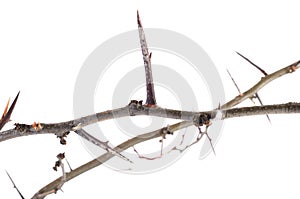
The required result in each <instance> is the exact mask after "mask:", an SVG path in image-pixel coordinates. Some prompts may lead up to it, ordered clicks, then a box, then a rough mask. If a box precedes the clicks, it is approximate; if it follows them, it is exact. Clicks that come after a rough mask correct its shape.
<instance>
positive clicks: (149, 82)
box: [137, 11, 156, 106]
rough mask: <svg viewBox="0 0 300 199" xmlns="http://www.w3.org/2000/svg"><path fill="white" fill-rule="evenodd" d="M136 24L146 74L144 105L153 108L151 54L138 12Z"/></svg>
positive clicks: (154, 101) (154, 100)
mask: <svg viewBox="0 0 300 199" xmlns="http://www.w3.org/2000/svg"><path fill="white" fill-rule="evenodd" d="M137 24H138V29H139V36H140V43H141V49H142V53H143V60H144V66H145V74H146V91H147V99H146V104H147V105H148V106H155V105H156V99H155V92H154V84H153V78H152V69H151V56H152V53H149V51H148V46H147V41H146V36H145V33H144V29H143V26H142V22H141V19H140V15H139V11H137Z"/></svg>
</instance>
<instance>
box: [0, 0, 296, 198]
mask: <svg viewBox="0 0 300 199" xmlns="http://www.w3.org/2000/svg"><path fill="white" fill-rule="evenodd" d="M137 9H139V11H140V14H141V17H142V20H143V21H142V22H143V25H144V27H148V28H164V29H170V30H173V31H176V32H179V33H182V34H184V35H186V36H187V37H189V38H191V39H192V40H194V41H196V42H197V43H198V44H199V45H201V46H202V47H203V48H204V50H205V51H206V52H207V53H208V54H209V56H210V57H211V58H212V60H213V61H214V63H215V64H216V66H217V67H218V69H219V71H220V74H221V76H222V78H223V81H224V86H225V91H226V97H227V99H228V100H229V99H231V98H232V97H234V96H235V95H237V91H236V89H235V87H234V86H233V84H232V82H231V80H230V79H229V77H228V75H227V74H226V68H229V69H230V71H231V73H232V75H233V76H234V77H235V79H236V81H237V82H238V84H239V86H240V88H241V89H242V90H246V89H248V88H249V87H250V86H251V85H252V84H253V83H255V82H257V81H258V80H259V78H260V77H261V74H260V73H259V72H258V71H256V70H255V69H254V68H253V67H251V66H250V65H249V64H247V63H246V62H245V61H243V60H242V59H241V58H239V57H238V56H237V55H236V54H235V51H240V52H241V53H243V54H244V55H246V56H248V57H249V58H251V59H252V60H253V61H254V62H255V63H256V64H258V65H260V66H261V67H263V68H264V69H265V70H266V71H267V72H270V73H271V72H273V71H275V70H277V69H279V68H282V67H284V66H287V65H289V64H291V63H293V62H295V61H297V60H298V59H299V58H300V57H299V52H300V46H299V42H300V39H299V35H300V30H299V27H298V26H299V19H300V17H299V7H298V5H297V1H294V2H293V1H281V2H279V1H270V2H267V1H247V2H245V1H210V2H209V3H207V2H203V1H185V2H184V3H183V2H182V1H180V2H179V1H109V3H108V2H100V1H98V2H97V1H85V2H84V3H83V2H81V3H80V2H77V1H51V2H48V3H42V2H41V1H9V3H4V2H3V1H2V2H1V3H0V69H1V70H0V71H1V78H0V90H1V95H0V107H3V109H4V106H5V104H6V102H7V99H8V98H9V97H11V98H13V97H14V96H15V95H16V94H17V92H18V91H19V90H20V91H21V94H20V97H19V101H18V103H17V105H16V108H15V111H14V113H13V115H12V120H13V121H12V122H11V124H10V125H8V126H6V128H5V129H7V128H12V127H13V125H12V124H13V123H14V122H20V123H32V122H33V121H40V122H49V123H50V122H60V121H65V120H69V119H72V118H73V89H74V83H75V80H76V77H77V74H78V72H79V70H80V67H81V65H82V63H83V62H84V61H85V59H86V57H87V56H88V55H89V54H90V53H91V52H92V51H93V50H94V49H95V48H96V47H97V46H98V45H100V44H101V43H102V42H104V41H105V40H107V39H109V38H111V37H112V36H114V35H116V34H119V33H122V32H124V31H128V30H132V29H135V28H136V10H137ZM137 39H138V38H137ZM104 56H105V55H104ZM141 61H142V59H141ZM299 78H300V73H298V72H297V73H294V74H291V75H287V76H285V77H283V78H281V79H279V80H276V81H275V82H273V83H271V84H270V85H268V86H267V87H265V88H264V89H263V90H262V91H261V92H260V96H261V98H262V100H263V101H264V103H265V104H274V103H283V102H290V101H298V102H299V100H300V94H299V92H298V85H299ZM159 97H163V96H159ZM242 105H245V106H247V105H252V102H250V101H249V102H248V101H247V102H245V103H243V104H242ZM101 110H105V108H101V109H99V110H98V111H101ZM270 117H271V120H272V125H270V124H269V123H268V121H267V119H266V117H265V116H257V117H247V118H238V119H231V120H228V121H226V124H225V127H224V129H223V132H222V136H221V139H220V140H219V142H218V144H217V146H216V151H217V156H214V155H213V154H210V155H209V156H208V157H207V158H206V159H204V160H199V159H198V157H199V151H200V149H201V144H198V145H196V146H194V147H193V148H191V149H190V150H189V151H188V152H187V153H186V154H185V156H184V157H183V158H181V159H180V160H179V161H177V162H176V163H175V164H173V165H171V166H170V167H168V168H167V169H164V170H162V171H159V172H156V173H151V174H147V175H127V174H122V173H119V172H116V171H113V170H110V169H108V168H106V167H98V168H96V169H93V170H91V171H89V172H87V173H85V174H83V175H81V176H79V177H77V178H76V179H74V180H72V181H70V182H68V183H67V184H65V185H64V187H63V190H64V193H62V192H58V194H57V195H51V196H49V197H48V198H116V197H130V198H157V197H160V198H163V197H169V198H185V197H188V198H200V197H203V198H221V197H223V198H229V197H230V198H232V199H233V198H241V197H242V198H254V197H255V198H283V197H285V198H299V195H300V193H299V179H300V171H299V168H300V161H299V151H300V144H299V142H300V135H299V130H298V129H299V125H298V124H297V122H298V121H299V119H300V117H299V115H280V116H270ZM67 141H68V145H67V146H61V145H59V142H58V140H57V139H56V138H55V136H53V135H39V136H30V137H22V138H17V139H13V140H8V141H5V142H1V143H0V157H1V161H0V198H18V197H19V196H18V195H17V192H16V191H15V190H14V189H13V188H12V185H11V182H10V181H9V179H8V178H7V176H6V174H5V169H6V170H8V171H9V172H10V174H11V176H12V177H13V178H14V180H15V182H16V183H17V185H18V186H19V188H20V190H21V191H22V193H23V195H25V197H26V198H30V197H31V196H32V195H33V194H34V193H35V192H36V191H37V190H38V189H40V188H41V187H42V186H44V185H46V184H47V183H49V182H50V181H52V180H53V179H55V178H56V177H58V176H59V175H60V173H55V172H54V171H53V170H52V166H53V164H54V162H55V161H56V159H55V156H56V154H58V153H59V152H62V151H65V152H66V154H67V155H68V156H67V157H68V160H69V161H70V162H71V164H72V166H73V167H74V168H75V167H77V166H79V165H81V164H83V163H85V162H87V161H88V160H91V158H92V157H91V156H90V155H89V154H88V152H86V150H85V148H84V147H83V146H82V144H81V141H80V140H79V139H78V138H77V136H75V135H71V136H69V137H68V139H67Z"/></svg>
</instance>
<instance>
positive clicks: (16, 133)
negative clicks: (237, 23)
mask: <svg viewBox="0 0 300 199" xmlns="http://www.w3.org/2000/svg"><path fill="white" fill-rule="evenodd" d="M137 22H138V30H139V37H140V43H141V49H142V53H143V60H144V66H145V74H146V89H147V99H146V103H145V104H143V103H142V101H136V100H132V101H131V102H130V103H129V104H128V105H126V106H124V107H122V108H118V109H115V110H107V111H104V112H99V113H96V114H92V115H89V116H85V117H82V118H78V119H75V120H70V121H66V122H61V123H52V124H47V123H33V124H31V125H28V124H20V123H16V124H15V128H13V129H10V130H6V131H3V132H1V133H0V142H1V141H5V140H8V139H12V138H16V137H21V136H27V135H37V134H55V135H56V136H57V137H59V138H60V141H61V143H62V144H66V140H65V138H66V137H67V135H68V134H69V132H75V133H77V134H78V135H79V136H81V137H83V138H85V139H87V140H89V141H90V142H92V143H94V144H96V145H98V146H100V147H101V148H104V149H105V150H107V152H106V153H104V154H103V155H101V156H100V157H98V158H96V159H94V160H92V161H90V162H88V163H86V164H83V165H82V166H80V167H78V168H76V169H74V170H71V171H70V172H65V170H64V165H63V163H62V159H63V158H64V156H61V155H60V156H58V159H59V160H58V161H57V163H56V166H55V167H54V168H55V169H56V168H57V167H58V166H60V167H61V168H62V173H63V175H62V176H61V177H60V178H58V179H56V180H54V181H53V182H51V183H49V184H48V185H46V186H45V187H44V188H42V189H40V190H39V191H38V192H37V193H36V194H35V195H34V196H33V198H34V199H41V198H44V197H46V196H47V195H49V194H51V193H56V192H57V190H60V189H61V187H62V186H63V184H64V183H65V182H67V181H69V180H71V179H73V178H75V177H76V176H78V175H80V174H82V173H84V172H86V171H88V170H90V169H92V168H95V167H97V166H99V165H101V164H103V163H104V162H105V161H107V160H109V159H110V158H112V157H114V156H118V157H120V158H123V159H125V160H127V161H130V160H128V159H127V158H126V157H125V156H123V155H122V154H121V152H122V151H124V150H126V149H128V148H129V147H133V146H134V145H136V144H139V143H141V142H145V141H147V140H151V139H154V138H157V137H165V136H166V132H169V134H173V133H174V132H176V131H178V130H180V129H183V128H186V127H189V126H196V127H197V128H198V129H199V135H198V137H197V140H196V141H195V142H194V143H192V144H191V145H193V144H195V143H197V142H198V141H199V140H200V139H201V138H202V137H203V135H206V136H207V137H208V139H209V140H210V143H211V146H212V148H213V145H212V142H211V139H210V138H209V136H208V134H207V128H208V126H209V125H210V124H211V121H212V120H213V119H227V118H233V117H241V116H250V115H264V114H280V113H300V103H291V102H290V103H285V104H276V105H266V106H264V105H262V106H253V107H242V108H232V107H234V106H236V105H237V104H240V103H241V102H242V101H244V100H246V99H251V98H253V96H255V95H256V94H257V92H258V91H259V90H260V89H261V88H263V87H264V86H265V85H267V84H268V83H270V82H271V81H273V80H275V79H277V78H279V77H280V76H282V75H286V74H289V73H292V72H294V71H296V70H297V69H298V68H299V66H300V61H297V62H295V63H293V64H291V65H289V66H287V67H284V68H282V69H280V70H278V71H276V72H274V73H272V74H267V73H266V72H265V71H264V70H262V69H261V68H260V67H258V66H257V65H255V64H253V63H252V62H251V61H250V60H249V59H247V58H246V57H244V56H243V55H241V54H239V53H238V54H239V55H240V56H242V57H243V58H244V59H246V60H247V61H248V62H250V63H251V64H252V65H254V66H255V67H256V68H257V69H259V70H260V71H261V72H262V73H263V74H264V75H265V76H264V77H263V78H262V79H261V80H260V81H258V82H257V83H256V84H255V85H254V86H253V87H251V88H250V89H249V90H247V91H246V92H244V93H241V92H240V94H239V95H238V96H236V97H235V98H234V99H232V100H231V101H229V102H227V103H226V104H224V105H222V106H220V107H219V108H217V109H214V110H210V111H202V112H197V111H181V110H173V109H165V108H160V107H158V106H156V99H155V93H154V84H153V79H152V70H151V53H149V52H148V47H147V42H146V38H145V33H144V30H143V27H142V24H141V20H140V17H139V14H138V13H137ZM18 96H19V93H18V95H17V96H16V98H15V100H14V102H13V104H12V105H11V107H10V108H9V109H8V104H7V106H6V108H5V111H4V114H3V116H2V119H1V120H0V127H1V128H2V127H3V126H4V125H5V124H6V123H7V122H9V120H10V116H11V114H12V111H13V109H14V107H15V104H16V101H17V99H18ZM256 96H257V95H256ZM137 115H149V116H157V117H164V118H173V119H178V120H181V122H179V123H176V124H173V125H168V126H167V127H164V128H161V129H158V130H155V131H152V132H149V133H145V134H143V135H140V136H137V137H134V138H131V139H129V140H127V141H125V142H123V143H121V144H120V145H118V146H117V147H115V148H110V147H109V146H108V143H107V142H103V141H100V140H98V139H96V138H94V137H92V136H91V135H89V134H88V133H87V132H85V131H84V130H83V127H85V126H87V125H90V124H93V123H97V122H101V121H105V120H109V119H113V118H118V117H126V116H137ZM203 125H204V126H205V127H206V130H205V131H201V128H200V127H201V126H203ZM1 128H0V129H1ZM191 145H189V146H188V147H190V146H191ZM213 150H214V148H213Z"/></svg>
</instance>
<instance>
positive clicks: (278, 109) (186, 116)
mask: <svg viewBox="0 0 300 199" xmlns="http://www.w3.org/2000/svg"><path fill="white" fill-rule="evenodd" d="M291 107H292V108H293V111H290V110H291ZM299 107H300V103H286V104H275V105H265V106H253V107H245V108H251V110H249V112H248V114H251V115H255V114H258V113H259V114H279V113H280V114H282V113H299V110H298V109H299ZM258 109H260V110H264V112H258V111H257V110H258ZM120 110H122V111H120ZM234 110H236V111H237V112H240V113H241V114H243V113H242V110H244V109H243V108H238V109H234ZM220 111H221V113H223V112H230V111H231V109H223V110H222V109H221V110H211V111H205V112H193V111H180V110H173V109H164V108H160V107H148V106H146V105H144V106H142V108H141V109H135V108H133V107H132V106H126V107H123V108H120V109H118V112H117V113H116V114H113V113H112V112H114V111H105V112H100V113H97V114H96V115H99V117H98V118H97V117H96V116H95V115H90V116H86V117H83V118H79V119H76V120H71V121H68V122H62V123H54V124H44V123H40V125H41V126H42V128H41V129H35V128H33V127H32V125H27V124H16V127H15V128H14V129H10V130H6V131H3V132H0V142H1V141H5V140H8V139H12V138H16V137H21V136H28V135H38V134H55V135H62V134H63V133H65V132H69V131H77V130H79V129H81V128H82V127H84V126H87V125H89V124H91V123H96V122H100V121H104V120H108V119H113V118H119V117H125V116H133V115H132V114H133V113H134V115H149V116H157V117H164V118H172V119H179V120H184V121H195V120H198V119H199V118H201V117H203V116H204V117H205V116H209V118H210V119H214V118H215V117H216V115H217V113H218V112H220ZM109 112H111V113H110V114H109V115H110V116H107V114H108V113H109ZM129 112H130V113H129ZM100 116H101V117H100ZM241 116H246V115H241ZM95 118H97V119H95ZM226 118H228V117H227V116H225V117H224V116H223V119H226ZM74 124H78V125H74Z"/></svg>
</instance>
